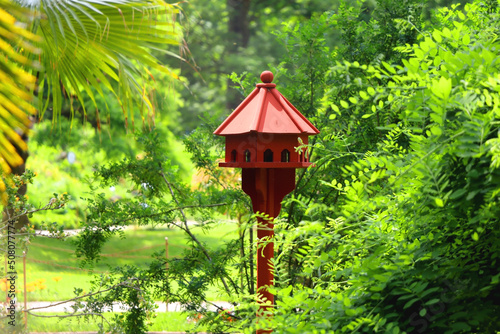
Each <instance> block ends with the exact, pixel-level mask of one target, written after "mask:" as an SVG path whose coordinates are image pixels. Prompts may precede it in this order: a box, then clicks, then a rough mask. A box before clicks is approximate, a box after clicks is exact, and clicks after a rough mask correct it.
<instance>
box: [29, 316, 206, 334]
mask: <svg viewBox="0 0 500 334" xmlns="http://www.w3.org/2000/svg"><path fill="white" fill-rule="evenodd" d="M39 314H40V315H55V314H54V313H39ZM115 314H116V313H105V317H106V318H107V319H111V318H112V317H113V316H114V315H115ZM151 322H152V325H151V326H149V327H148V331H151V332H153V331H158V332H159V331H168V332H187V331H190V330H192V329H193V328H194V327H195V323H193V322H191V321H188V320H187V316H186V314H185V313H181V312H167V313H157V315H156V318H154V319H152V320H151ZM101 323H103V325H104V326H105V327H104V328H106V323H105V322H104V320H102V319H99V318H95V319H91V320H85V319H78V318H64V319H59V318H41V317H36V316H33V315H29V317H28V330H29V332H30V333H32V332H33V333H36V332H76V331H78V332H86V331H97V330H98V329H99V324H101ZM198 330H199V331H203V330H205V329H204V328H203V327H201V326H200V327H199V329H198Z"/></svg>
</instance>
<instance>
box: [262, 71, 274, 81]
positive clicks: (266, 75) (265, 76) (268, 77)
mask: <svg viewBox="0 0 500 334" xmlns="http://www.w3.org/2000/svg"><path fill="white" fill-rule="evenodd" d="M273 79H274V75H273V72H271V71H264V72H262V74H261V75H260V80H262V82H263V83H271V82H273Z"/></svg>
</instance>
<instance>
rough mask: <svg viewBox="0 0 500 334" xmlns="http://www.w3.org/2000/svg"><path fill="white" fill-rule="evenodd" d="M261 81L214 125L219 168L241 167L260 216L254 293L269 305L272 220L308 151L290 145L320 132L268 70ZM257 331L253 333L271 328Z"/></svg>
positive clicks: (291, 186) (246, 190) (245, 187)
mask: <svg viewBox="0 0 500 334" xmlns="http://www.w3.org/2000/svg"><path fill="white" fill-rule="evenodd" d="M260 78H261V80H262V83H258V84H257V87H256V88H255V90H254V91H253V92H252V93H251V94H250V95H249V96H248V97H247V98H246V99H245V100H244V101H243V102H242V103H241V104H240V105H239V106H238V108H236V109H235V110H234V111H233V113H231V115H229V117H228V118H227V119H226V120H225V121H224V122H223V123H222V124H221V125H220V126H219V127H218V128H217V130H215V132H214V134H216V135H219V136H225V137H226V157H225V162H221V163H220V164H219V166H220V167H236V168H242V188H243V191H245V193H246V194H248V195H249V196H250V198H251V199H252V206H253V211H254V212H255V213H260V214H263V215H267V216H269V219H264V218H262V217H259V218H258V219H257V220H258V223H259V225H258V228H257V238H258V240H257V293H258V294H261V295H262V296H263V298H264V299H265V300H267V301H269V302H270V305H271V306H270V305H262V306H261V311H265V310H266V309H268V308H269V307H272V305H273V304H274V296H273V295H272V294H271V293H270V292H269V291H268V289H267V287H269V286H272V285H273V284H274V282H273V280H274V277H273V268H272V267H271V266H270V261H271V259H272V258H273V257H274V244H273V238H274V231H273V226H274V224H273V221H274V218H276V217H277V216H278V215H279V213H280V210H281V202H282V201H283V198H284V197H285V196H286V195H287V194H288V193H290V192H291V191H292V190H293V189H294V188H295V169H296V168H306V167H308V166H310V165H311V163H310V162H309V161H308V159H307V155H306V154H303V153H302V151H297V150H296V149H295V148H296V147H298V146H300V143H301V142H302V143H304V144H307V143H308V136H310V135H315V134H318V133H319V130H318V129H316V128H315V127H314V125H312V124H311V123H310V122H309V121H308V120H307V119H306V118H305V117H304V116H303V115H302V114H301V113H300V112H299V111H298V110H297V109H296V108H295V107H294V106H293V105H292V104H291V103H290V102H289V101H288V100H287V99H286V98H285V97H284V96H283V95H281V93H280V92H278V90H277V89H276V84H273V83H272V81H273V78H274V76H273V74H272V73H271V72H269V71H264V72H262V74H261V75H260ZM270 332H271V330H261V331H258V332H257V333H270Z"/></svg>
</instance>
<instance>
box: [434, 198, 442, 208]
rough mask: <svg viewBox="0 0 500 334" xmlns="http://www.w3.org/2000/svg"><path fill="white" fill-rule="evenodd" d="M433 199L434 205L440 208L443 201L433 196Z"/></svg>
mask: <svg viewBox="0 0 500 334" xmlns="http://www.w3.org/2000/svg"><path fill="white" fill-rule="evenodd" d="M434 201H435V202H436V205H437V206H438V207H440V208H442V207H443V206H444V202H443V200H442V199H441V198H437V197H436V198H435V199H434Z"/></svg>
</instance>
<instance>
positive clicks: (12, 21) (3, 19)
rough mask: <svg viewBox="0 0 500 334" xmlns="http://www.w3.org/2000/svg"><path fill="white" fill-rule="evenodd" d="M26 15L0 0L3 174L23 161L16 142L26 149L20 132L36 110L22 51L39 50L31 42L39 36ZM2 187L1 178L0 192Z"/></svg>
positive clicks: (27, 61)
mask: <svg viewBox="0 0 500 334" xmlns="http://www.w3.org/2000/svg"><path fill="white" fill-rule="evenodd" d="M28 15H29V13H28V12H27V11H26V10H24V9H22V8H21V7H19V6H18V5H17V4H15V3H13V2H11V1H9V0H0V171H1V172H3V173H4V174H8V173H10V172H11V168H12V167H16V166H18V165H20V164H22V163H23V159H22V158H21V157H20V155H19V154H18V152H17V150H16V146H17V147H18V148H20V149H21V150H26V149H27V147H26V143H25V142H24V141H23V140H22V138H21V136H20V134H24V133H26V132H27V131H28V129H29V125H30V123H31V122H30V119H29V114H33V113H34V112H35V109H34V108H33V106H32V104H31V100H32V94H31V92H32V91H33V87H34V84H35V77H34V76H33V75H31V74H29V73H28V72H27V71H26V69H30V68H31V69H33V68H36V66H35V64H34V63H33V62H32V61H30V59H29V58H28V57H26V56H25V54H26V53H30V54H32V55H33V54H38V50H37V49H36V48H35V47H34V46H33V43H34V42H36V41H38V38H37V36H35V35H33V34H32V33H30V32H29V31H27V30H26V29H24V28H23V27H22V24H21V23H22V22H23V21H26V19H27V18H28ZM4 190H5V185H4V184H3V181H0V192H1V193H2V194H3V192H4Z"/></svg>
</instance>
